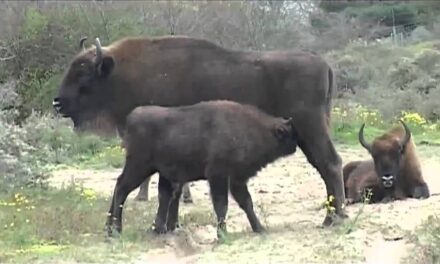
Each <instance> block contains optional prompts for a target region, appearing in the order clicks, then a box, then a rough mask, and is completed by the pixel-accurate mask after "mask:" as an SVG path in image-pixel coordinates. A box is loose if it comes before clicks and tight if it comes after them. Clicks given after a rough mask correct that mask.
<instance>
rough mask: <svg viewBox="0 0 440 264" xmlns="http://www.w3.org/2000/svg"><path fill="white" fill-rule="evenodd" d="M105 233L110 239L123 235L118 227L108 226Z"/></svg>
mask: <svg viewBox="0 0 440 264" xmlns="http://www.w3.org/2000/svg"><path fill="white" fill-rule="evenodd" d="M105 231H106V233H107V237H108V238H115V237H118V236H119V235H120V234H121V228H118V227H117V226H110V225H106V226H105Z"/></svg>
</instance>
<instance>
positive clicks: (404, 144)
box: [399, 120, 411, 147]
mask: <svg viewBox="0 0 440 264" xmlns="http://www.w3.org/2000/svg"><path fill="white" fill-rule="evenodd" d="M399 121H400V123H402V125H403V128H404V129H405V137H403V139H402V140H401V141H400V145H401V146H402V147H405V146H406V144H408V142H409V139H410V138H411V131H410V130H409V127H408V126H407V125H406V124H405V122H403V121H402V120H399Z"/></svg>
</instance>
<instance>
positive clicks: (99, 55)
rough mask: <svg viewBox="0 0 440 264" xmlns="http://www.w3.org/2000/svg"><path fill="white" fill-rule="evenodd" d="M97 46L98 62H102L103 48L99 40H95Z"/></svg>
mask: <svg viewBox="0 0 440 264" xmlns="http://www.w3.org/2000/svg"><path fill="white" fill-rule="evenodd" d="M95 46H96V61H97V62H100V61H101V60H102V47H101V41H99V38H96V39H95Z"/></svg>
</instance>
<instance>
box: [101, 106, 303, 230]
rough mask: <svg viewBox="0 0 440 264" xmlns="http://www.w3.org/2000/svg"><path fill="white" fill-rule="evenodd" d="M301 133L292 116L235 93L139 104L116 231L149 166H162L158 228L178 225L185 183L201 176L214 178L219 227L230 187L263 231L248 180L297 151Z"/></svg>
mask: <svg viewBox="0 0 440 264" xmlns="http://www.w3.org/2000/svg"><path fill="white" fill-rule="evenodd" d="M296 139H297V136H296V131H295V128H294V125H293V122H292V120H291V119H290V120H285V119H282V118H275V117H272V116H269V115H267V114H266V113H264V112H262V111H260V110H258V109H257V108H256V107H254V106H250V105H241V104H238V103H236V102H232V101H208V102H201V103H198V104H195V105H191V106H182V107H169V108H166V107H160V106H143V107H138V108H135V109H134V110H133V112H132V113H131V114H130V115H129V116H128V117H127V126H126V131H125V136H124V144H125V146H126V151H127V154H126V160H125V167H124V169H123V172H122V174H121V176H119V178H118V181H117V183H116V186H115V190H114V196H113V199H112V201H113V203H112V205H111V208H110V211H109V217H108V220H107V226H108V231H109V234H111V228H110V227H111V225H113V224H114V225H115V227H116V230H117V231H119V232H120V231H121V228H122V227H121V217H122V207H123V204H124V202H125V199H126V198H127V195H129V194H130V192H131V191H132V190H134V189H135V188H137V187H138V186H139V185H140V184H141V183H142V182H143V181H144V180H145V178H147V177H148V176H149V175H146V174H145V173H144V172H146V171H148V172H150V173H155V172H159V174H160V178H159V208H158V212H157V218H156V222H155V231H156V232H158V233H164V232H166V231H167V230H173V229H174V228H175V227H176V224H177V212H178V204H179V197H180V193H181V186H183V184H184V183H187V182H190V181H196V180H201V179H206V180H208V182H209V185H210V193H211V197H212V202H213V205H214V210H215V213H216V215H217V220H218V225H219V228H221V229H223V230H224V231H225V227H226V224H225V218H226V212H227V207H228V189H229V190H230V191H231V194H232V196H233V197H234V199H235V200H236V201H237V203H238V204H239V206H240V207H241V208H242V209H243V210H244V211H245V212H246V215H247V217H248V219H249V222H250V224H251V226H252V229H253V231H255V232H261V231H263V230H264V228H263V227H262V225H261V223H260V221H259V220H258V218H257V216H256V215H255V212H254V210H253V205H252V198H251V196H250V194H249V192H248V189H247V182H248V180H249V178H251V177H253V176H255V175H256V174H257V172H258V171H259V170H260V169H261V168H263V167H265V166H266V165H267V164H268V163H271V162H273V161H275V160H276V159H278V158H280V157H283V156H287V155H290V154H293V153H294V152H295V151H296V146H297V141H296ZM173 196H174V197H173ZM114 219H116V220H114Z"/></svg>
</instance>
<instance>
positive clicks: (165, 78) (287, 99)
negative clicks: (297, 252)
mask: <svg viewBox="0 0 440 264" xmlns="http://www.w3.org/2000/svg"><path fill="white" fill-rule="evenodd" d="M96 46H97V47H100V44H99V43H98V42H97V43H96ZM95 54H97V55H96V56H95ZM333 79H334V76H333V71H332V69H331V68H330V66H329V64H328V63H327V62H326V61H325V60H323V58H321V57H320V56H318V55H316V54H313V53H308V52H302V51H267V52H257V51H234V50H229V49H225V48H222V47H220V46H218V45H216V44H214V43H211V42H209V41H206V40H202V39H196V38H189V37H182V36H173V37H161V38H125V39H122V40H119V41H117V42H115V43H113V44H112V45H110V46H109V47H102V48H96V49H95V48H91V49H87V50H85V51H82V52H81V53H80V54H78V55H77V56H76V57H75V58H74V59H73V61H72V62H71V63H70V65H69V67H68V69H67V71H66V73H65V77H64V79H63V80H62V83H61V85H60V88H59V91H58V96H57V98H55V99H54V106H55V107H56V109H57V110H58V111H59V112H60V113H61V114H63V115H64V116H66V117H70V118H71V119H72V120H73V122H74V125H75V127H81V125H82V123H83V122H84V121H85V120H87V119H90V118H93V117H94V115H96V113H98V112H100V111H106V112H108V113H109V114H110V116H111V117H112V118H113V121H114V122H115V123H116V125H117V127H118V130H119V132H120V134H121V136H123V128H124V126H125V122H126V117H127V115H128V114H129V112H130V111H132V110H133V109H134V108H135V107H137V106H142V105H159V106H182V105H192V104H195V103H198V102H202V101H207V100H217V99H226V100H231V101H236V102H240V103H245V104H250V105H254V106H257V107H258V108H260V109H262V110H263V111H265V112H266V113H268V114H271V115H274V116H278V117H293V119H294V120H295V122H296V124H297V130H298V137H299V140H298V144H299V146H300V147H301V149H302V151H303V152H304V154H305V155H306V157H307V159H308V161H309V162H310V163H311V164H312V165H313V166H314V167H315V168H316V169H317V170H318V171H319V173H320V174H321V177H322V178H323V180H324V182H325V184H326V190H327V195H333V196H334V197H335V198H336V199H335V200H334V204H333V206H334V207H335V208H336V216H338V217H336V219H339V218H341V217H346V214H345V213H344V210H343V209H342V204H343V202H344V186H343V179H342V162H341V159H340V156H339V155H338V153H337V152H336V150H335V148H334V145H333V143H332V141H331V139H330V136H329V129H328V126H329V118H330V110H331V97H332V91H333ZM147 187H148V179H147V180H146V183H145V184H142V185H141V190H147V189H148V188H147ZM334 216H335V215H334V214H329V215H327V216H326V218H325V220H324V225H330V224H332V223H333V222H334V221H333V220H335V218H334Z"/></svg>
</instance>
